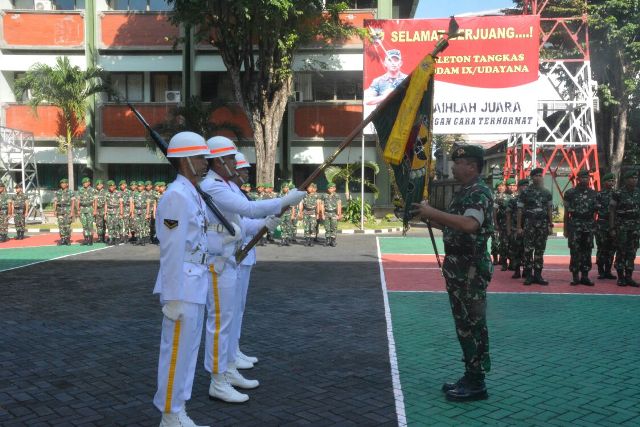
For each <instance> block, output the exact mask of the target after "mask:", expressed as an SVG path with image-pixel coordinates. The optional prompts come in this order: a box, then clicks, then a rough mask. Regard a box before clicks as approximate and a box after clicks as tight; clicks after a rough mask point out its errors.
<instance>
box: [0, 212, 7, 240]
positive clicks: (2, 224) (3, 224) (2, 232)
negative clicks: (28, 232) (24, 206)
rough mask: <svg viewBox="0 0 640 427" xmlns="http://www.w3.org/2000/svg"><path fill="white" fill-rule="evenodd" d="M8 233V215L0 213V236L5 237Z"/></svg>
mask: <svg viewBox="0 0 640 427" xmlns="http://www.w3.org/2000/svg"><path fill="white" fill-rule="evenodd" d="M8 233H9V215H7V213H6V212H0V236H6V235H7V234H8Z"/></svg>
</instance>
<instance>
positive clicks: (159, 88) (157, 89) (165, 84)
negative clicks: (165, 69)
mask: <svg viewBox="0 0 640 427" xmlns="http://www.w3.org/2000/svg"><path fill="white" fill-rule="evenodd" d="M181 89H182V74H181V73H151V101H152V102H166V100H167V98H166V96H167V92H169V91H180V90H181Z"/></svg>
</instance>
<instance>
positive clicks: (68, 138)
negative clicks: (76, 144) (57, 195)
mask: <svg viewBox="0 0 640 427" xmlns="http://www.w3.org/2000/svg"><path fill="white" fill-rule="evenodd" d="M65 139H66V144H65V145H66V147H65V148H66V149H67V175H68V177H67V179H68V180H69V188H70V189H71V191H76V187H75V180H74V179H73V178H74V177H73V140H72V139H71V125H70V124H69V123H68V122H67V135H66V138H65Z"/></svg>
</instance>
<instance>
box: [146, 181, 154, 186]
mask: <svg viewBox="0 0 640 427" xmlns="http://www.w3.org/2000/svg"><path fill="white" fill-rule="evenodd" d="M144 185H153V182H151V181H145V182H144Z"/></svg>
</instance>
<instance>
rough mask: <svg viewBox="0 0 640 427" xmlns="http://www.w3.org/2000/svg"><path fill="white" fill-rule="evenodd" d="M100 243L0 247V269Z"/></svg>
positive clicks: (43, 259)
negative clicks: (88, 244)
mask: <svg viewBox="0 0 640 427" xmlns="http://www.w3.org/2000/svg"><path fill="white" fill-rule="evenodd" d="M104 246H105V245H104V244H102V243H95V244H94V245H93V246H80V245H71V246H40V247H30V248H7V249H0V271H3V270H6V269H9V268H15V267H20V266H23V265H27V264H32V263H34V262H42V261H46V260H50V259H53V258H58V257H61V256H66V255H76V254H80V253H83V252H88V251H91V250H95V249H99V248H103V247H104Z"/></svg>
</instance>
